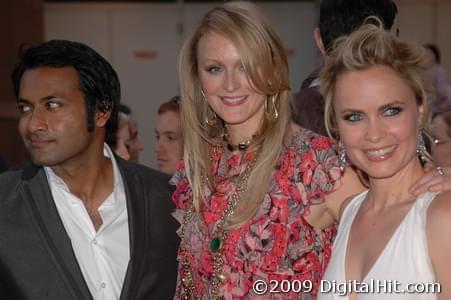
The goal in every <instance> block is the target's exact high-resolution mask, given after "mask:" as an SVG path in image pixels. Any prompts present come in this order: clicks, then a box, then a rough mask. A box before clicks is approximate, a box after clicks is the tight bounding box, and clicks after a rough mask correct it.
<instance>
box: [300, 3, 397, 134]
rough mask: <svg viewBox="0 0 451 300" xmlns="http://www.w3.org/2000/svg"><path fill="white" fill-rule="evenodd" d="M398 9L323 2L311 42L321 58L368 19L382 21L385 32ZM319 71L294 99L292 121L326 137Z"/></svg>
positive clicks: (304, 84)
mask: <svg viewBox="0 0 451 300" xmlns="http://www.w3.org/2000/svg"><path fill="white" fill-rule="evenodd" d="M397 12H398V8H397V7H396V4H395V2H393V0H323V1H321V5H320V12H319V26H318V27H316V28H315V29H314V30H313V38H314V40H315V44H316V46H317V48H318V50H319V51H320V52H321V55H322V56H323V57H325V56H327V53H329V52H330V50H331V49H332V46H333V43H334V42H335V40H336V39H338V38H339V37H341V36H344V35H348V34H350V33H351V32H352V31H354V30H355V29H357V28H359V27H360V26H361V25H362V24H363V23H364V22H365V19H366V18H367V17H369V16H377V17H379V18H380V19H381V21H382V22H383V24H384V27H385V29H387V30H390V29H391V27H392V26H393V23H394V20H395V16H396V13H397ZM319 71H320V68H318V69H316V70H314V71H313V72H312V73H311V74H310V75H309V76H308V77H307V78H306V79H305V80H304V81H303V82H302V85H301V89H300V90H299V92H298V93H296V94H294V96H293V107H294V120H295V122H296V123H298V124H299V125H301V126H302V127H304V128H307V129H310V130H311V131H313V132H316V133H318V134H321V135H327V131H326V126H325V125H324V99H323V97H322V96H321V94H320V93H319V91H318V87H319V85H320V82H319V80H318V76H319Z"/></svg>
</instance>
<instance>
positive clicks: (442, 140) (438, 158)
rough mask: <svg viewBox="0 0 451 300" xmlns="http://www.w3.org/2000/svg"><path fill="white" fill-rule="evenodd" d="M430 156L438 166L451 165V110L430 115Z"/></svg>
mask: <svg viewBox="0 0 451 300" xmlns="http://www.w3.org/2000/svg"><path fill="white" fill-rule="evenodd" d="M431 131H432V136H433V141H432V143H431V144H432V157H433V158H434V162H435V163H436V164H437V165H439V166H451V110H446V111H443V112H439V113H436V114H435V115H434V116H433V117H432V124H431Z"/></svg>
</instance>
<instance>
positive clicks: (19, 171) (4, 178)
mask: <svg viewBox="0 0 451 300" xmlns="http://www.w3.org/2000/svg"><path fill="white" fill-rule="evenodd" d="M40 169H41V167H37V166H34V165H32V164H31V163H30V162H27V163H24V164H21V165H19V166H17V167H14V168H12V169H9V170H8V171H5V172H3V173H1V174H0V195H2V196H0V197H1V198H5V196H6V195H11V192H12V191H16V190H17V188H18V186H19V185H20V184H21V183H22V182H24V181H27V180H29V179H30V178H32V177H33V176H34V175H36V173H37V172H38V171H39V170H40Z"/></svg>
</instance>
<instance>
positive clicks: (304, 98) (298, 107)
mask: <svg viewBox="0 0 451 300" xmlns="http://www.w3.org/2000/svg"><path fill="white" fill-rule="evenodd" d="M318 73H319V70H315V71H314V72H313V73H311V74H310V75H309V76H308V77H307V78H306V79H305V80H304V81H303V82H302V86H301V89H300V91H299V92H298V93H296V94H294V95H293V107H294V121H295V122H296V123H297V124H299V125H300V126H302V127H304V128H307V129H309V130H311V131H313V132H315V133H318V134H321V135H324V136H327V131H326V125H325V124H324V104H325V103H324V99H323V96H321V94H320V93H319V91H318V87H316V86H310V85H311V84H312V82H313V81H314V80H315V79H317V78H318Z"/></svg>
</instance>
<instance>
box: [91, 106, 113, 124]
mask: <svg viewBox="0 0 451 300" xmlns="http://www.w3.org/2000/svg"><path fill="white" fill-rule="evenodd" d="M110 118H111V109H109V110H107V111H100V110H96V113H95V122H96V127H105V125H106V123H107V122H108V120H109V119H110Z"/></svg>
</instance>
